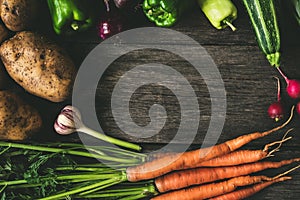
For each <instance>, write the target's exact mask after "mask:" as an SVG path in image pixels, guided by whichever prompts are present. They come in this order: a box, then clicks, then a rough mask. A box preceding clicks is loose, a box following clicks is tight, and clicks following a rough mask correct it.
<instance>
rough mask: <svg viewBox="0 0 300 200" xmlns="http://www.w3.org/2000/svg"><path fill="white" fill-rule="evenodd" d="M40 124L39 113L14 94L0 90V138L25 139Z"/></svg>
mask: <svg viewBox="0 0 300 200" xmlns="http://www.w3.org/2000/svg"><path fill="white" fill-rule="evenodd" d="M41 126H42V119H41V117H40V115H39V113H38V112H37V111H36V110H35V109H34V108H32V107H31V106H29V105H27V104H25V103H24V102H23V101H22V100H21V99H20V98H19V97H18V96H17V95H16V94H14V93H12V92H10V91H0V139H1V140H25V139H27V138H29V137H30V136H31V135H32V134H33V133H35V132H37V131H38V130H39V129H40V128H41Z"/></svg>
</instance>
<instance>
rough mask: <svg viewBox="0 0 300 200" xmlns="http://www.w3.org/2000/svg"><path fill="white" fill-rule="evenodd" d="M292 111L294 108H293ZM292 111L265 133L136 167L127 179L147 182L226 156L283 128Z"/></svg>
mask: <svg viewBox="0 0 300 200" xmlns="http://www.w3.org/2000/svg"><path fill="white" fill-rule="evenodd" d="M293 109H294V108H293ZM293 109H292V114H291V116H290V118H289V119H288V120H287V121H286V122H285V123H283V124H282V125H280V126H278V127H275V128H273V129H271V130H268V131H265V132H254V133H250V134H247V135H242V136H240V137H237V138H235V139H232V140H228V141H226V142H224V143H221V144H218V145H215V146H213V147H208V148H203V149H197V150H194V151H188V152H184V153H182V154H180V153H177V154H174V155H170V156H165V157H162V158H158V159H156V160H153V161H151V162H146V163H143V164H141V165H138V166H134V167H129V168H127V170H126V172H127V179H128V180H129V181H131V182H136V181H140V180H147V179H152V178H156V177H159V176H162V175H164V174H166V173H169V172H171V171H174V170H181V169H188V168H194V167H195V166H196V165H197V164H198V163H200V162H203V161H207V160H210V159H213V158H215V157H218V156H222V155H225V154H228V153H230V152H232V151H235V150H237V149H239V148H240V147H242V146H244V145H245V144H248V143H249V142H251V141H252V140H255V139H258V138H261V137H264V136H267V135H269V134H270V133H273V132H275V131H278V130H279V129H281V128H283V127H285V126H286V125H287V124H288V123H289V122H290V121H291V119H292V116H293Z"/></svg>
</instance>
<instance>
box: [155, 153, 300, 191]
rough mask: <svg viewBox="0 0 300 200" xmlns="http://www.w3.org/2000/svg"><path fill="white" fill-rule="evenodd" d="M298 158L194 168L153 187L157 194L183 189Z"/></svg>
mask: <svg viewBox="0 0 300 200" xmlns="http://www.w3.org/2000/svg"><path fill="white" fill-rule="evenodd" d="M299 161H300V158H295V159H290V160H283V161H280V162H256V163H250V164H244V165H237V166H229V167H213V168H195V169H187V170H182V171H177V172H172V173H169V174H166V175H164V176H161V177H158V178H156V179H155V186H156V188H157V190H158V191H159V192H166V191H170V190H175V189H180V188H185V187H188V186H191V185H199V184H203V183H208V182H213V181H216V180H222V179H226V178H232V177H237V176H243V175H248V174H251V173H254V172H259V171H262V170H265V169H271V168H273V169H274V168H279V167H282V166H284V165H288V164H291V163H293V162H299Z"/></svg>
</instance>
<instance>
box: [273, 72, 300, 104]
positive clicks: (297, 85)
mask: <svg viewBox="0 0 300 200" xmlns="http://www.w3.org/2000/svg"><path fill="white" fill-rule="evenodd" d="M277 69H278V71H279V73H280V74H281V76H282V77H283V78H284V80H285V81H286V84H287V87H286V91H287V93H288V95H289V96H290V97H291V98H293V99H297V98H300V81H299V80H295V79H288V78H287V76H286V75H285V74H284V73H283V72H282V71H281V69H280V68H279V67H277Z"/></svg>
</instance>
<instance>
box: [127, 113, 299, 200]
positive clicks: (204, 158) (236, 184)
mask: <svg viewBox="0 0 300 200" xmlns="http://www.w3.org/2000/svg"><path fill="white" fill-rule="evenodd" d="M291 119H292V115H291V116H290V118H289V119H288V120H287V121H286V122H285V123H284V124H282V125H281V126H279V127H276V128H274V129H271V130H269V131H265V132H262V133H259V132H255V133H250V134H247V135H243V136H240V137H238V138H235V139H232V140H229V141H226V142H224V143H221V144H218V145H216V146H213V147H211V148H210V149H198V150H195V151H191V152H186V153H183V154H182V155H181V156H180V157H179V158H178V159H177V160H176V161H175V162H173V163H172V164H170V165H167V166H165V167H163V168H160V169H157V170H154V171H153V172H154V173H151V174H150V173H147V170H148V169H149V167H150V166H151V165H153V164H154V163H160V162H163V161H164V160H168V159H170V158H172V156H176V154H175V153H174V154H170V153H169V154H168V155H166V156H161V157H160V158H157V159H155V160H153V161H151V162H148V163H145V164H143V165H139V166H136V167H131V168H129V170H127V172H129V173H128V174H130V175H131V174H132V173H133V171H136V173H133V174H134V175H133V176H129V180H131V181H138V180H141V179H142V180H143V179H149V178H150V177H151V176H153V174H155V175H154V176H156V175H159V177H157V178H155V181H154V183H155V186H156V188H157V190H158V192H159V193H160V195H157V196H155V197H153V198H152V200H167V199H172V200H177V199H178V200H201V199H214V200H234V199H244V198H246V197H249V196H251V195H253V194H255V193H257V192H259V191H260V190H262V189H264V188H266V187H268V186H270V185H272V184H274V183H277V182H282V181H286V180H290V179H291V177H290V176H286V174H288V173H290V172H291V171H294V170H296V169H298V168H299V167H300V165H299V166H297V167H294V168H292V169H290V170H288V171H286V172H284V173H282V174H279V175H277V176H275V177H272V178H271V177H267V176H262V175H260V176H253V175H251V174H253V173H256V172H260V171H263V170H266V169H271V168H280V167H282V166H284V165H289V164H292V163H294V162H300V158H294V159H289V160H281V161H279V162H270V161H264V162H260V160H262V159H265V158H268V157H271V156H273V153H275V152H276V151H279V148H280V147H281V145H282V143H283V142H285V141H287V140H290V139H291V137H286V136H287V134H288V133H289V131H288V132H286V134H285V135H284V137H283V139H282V140H281V141H277V142H273V143H270V144H267V145H265V147H264V149H262V150H238V149H239V148H240V147H242V146H244V145H245V144H247V143H249V142H250V141H252V140H255V139H258V138H260V137H264V136H266V135H269V134H270V133H273V132H275V131H278V130H279V129H281V128H283V127H285V126H286V125H287V124H288V123H289V121H290V120H291ZM276 144H278V147H276V148H275V149H273V150H272V151H269V149H270V147H272V146H274V145H276ZM133 169H134V170H133ZM166 172H167V173H166ZM127 176H128V175H127ZM246 186H248V187H246ZM240 188H241V189H240Z"/></svg>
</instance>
